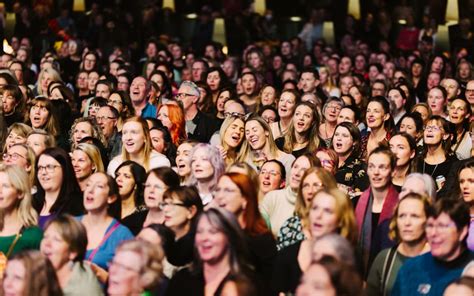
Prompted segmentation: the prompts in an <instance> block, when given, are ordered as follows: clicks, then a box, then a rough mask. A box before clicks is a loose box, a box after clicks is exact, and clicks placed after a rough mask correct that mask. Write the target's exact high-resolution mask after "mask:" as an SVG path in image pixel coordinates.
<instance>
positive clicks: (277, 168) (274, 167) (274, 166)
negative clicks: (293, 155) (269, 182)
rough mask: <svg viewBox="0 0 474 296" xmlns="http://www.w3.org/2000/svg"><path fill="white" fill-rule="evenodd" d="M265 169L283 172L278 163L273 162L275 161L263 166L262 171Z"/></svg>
mask: <svg viewBox="0 0 474 296" xmlns="http://www.w3.org/2000/svg"><path fill="white" fill-rule="evenodd" d="M263 169H267V170H275V171H281V168H280V166H279V165H278V164H277V163H275V162H273V161H271V162H267V163H265V164H264V165H263V166H262V170H263Z"/></svg>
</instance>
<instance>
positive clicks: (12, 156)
mask: <svg viewBox="0 0 474 296" xmlns="http://www.w3.org/2000/svg"><path fill="white" fill-rule="evenodd" d="M20 157H21V158H23V159H26V157H24V156H23V155H20V154H18V153H11V154H10V153H3V160H7V159H11V160H15V161H16V160H17V159H18V158H20Z"/></svg>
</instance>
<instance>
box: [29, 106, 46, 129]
mask: <svg viewBox="0 0 474 296" xmlns="http://www.w3.org/2000/svg"><path fill="white" fill-rule="evenodd" d="M48 118H49V111H48V109H46V107H45V106H42V105H40V104H39V103H37V104H36V105H34V106H32V107H31V109H30V121H31V126H32V127H33V128H42V127H43V126H45V125H46V122H48Z"/></svg>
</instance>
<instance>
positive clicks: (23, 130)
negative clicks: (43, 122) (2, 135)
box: [3, 122, 32, 152]
mask: <svg viewBox="0 0 474 296" xmlns="http://www.w3.org/2000/svg"><path fill="white" fill-rule="evenodd" d="M31 131H32V128H31V126H29V125H26V124H24V123H20V122H14V123H13V124H12V125H11V126H10V127H9V128H8V130H7V137H8V136H9V135H10V133H11V132H14V133H15V134H17V136H20V137H22V138H25V139H26V138H27V137H28V134H29V133H30V132H31ZM3 151H4V152H5V151H6V143H5V147H3Z"/></svg>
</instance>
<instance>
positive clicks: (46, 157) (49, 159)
mask: <svg viewBox="0 0 474 296" xmlns="http://www.w3.org/2000/svg"><path fill="white" fill-rule="evenodd" d="M40 163H41V164H54V165H59V162H58V161H57V160H56V159H54V158H53V157H51V156H49V155H46V154H42V155H41V156H40V157H39V159H38V164H40Z"/></svg>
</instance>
